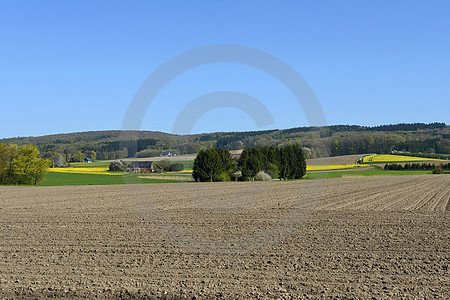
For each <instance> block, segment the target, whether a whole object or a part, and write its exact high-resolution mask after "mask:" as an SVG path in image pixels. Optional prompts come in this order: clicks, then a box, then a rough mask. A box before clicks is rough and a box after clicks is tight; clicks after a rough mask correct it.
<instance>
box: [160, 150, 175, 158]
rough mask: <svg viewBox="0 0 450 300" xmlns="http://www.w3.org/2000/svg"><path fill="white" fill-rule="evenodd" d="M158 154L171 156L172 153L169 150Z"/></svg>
mask: <svg viewBox="0 0 450 300" xmlns="http://www.w3.org/2000/svg"><path fill="white" fill-rule="evenodd" d="M160 156H164V157H169V156H172V153H171V152H170V151H166V152H163V153H161V155H160Z"/></svg>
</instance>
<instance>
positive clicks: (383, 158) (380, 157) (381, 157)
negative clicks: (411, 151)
mask: <svg viewBox="0 0 450 300" xmlns="http://www.w3.org/2000/svg"><path fill="white" fill-rule="evenodd" d="M436 160H437V159H432V158H424V157H414V156H404V155H392V154H373V155H368V156H364V158H363V162H365V163H372V162H373V163H377V162H389V163H390V162H392V163H394V162H414V161H436Z"/></svg>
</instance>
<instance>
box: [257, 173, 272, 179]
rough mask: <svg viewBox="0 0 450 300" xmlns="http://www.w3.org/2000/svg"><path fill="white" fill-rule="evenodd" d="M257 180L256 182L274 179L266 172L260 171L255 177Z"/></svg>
mask: <svg viewBox="0 0 450 300" xmlns="http://www.w3.org/2000/svg"><path fill="white" fill-rule="evenodd" d="M255 180H256V181H268V180H272V177H270V175H269V174H267V173H266V172H264V171H259V172H258V174H256V176H255Z"/></svg>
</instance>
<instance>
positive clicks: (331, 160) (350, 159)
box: [306, 154, 370, 165]
mask: <svg viewBox="0 0 450 300" xmlns="http://www.w3.org/2000/svg"><path fill="white" fill-rule="evenodd" d="M364 155H370V154H352V155H341V156H331V157H321V158H311V159H307V160H306V164H308V165H340V164H355V163H356V160H357V159H358V158H360V157H362V156H364Z"/></svg>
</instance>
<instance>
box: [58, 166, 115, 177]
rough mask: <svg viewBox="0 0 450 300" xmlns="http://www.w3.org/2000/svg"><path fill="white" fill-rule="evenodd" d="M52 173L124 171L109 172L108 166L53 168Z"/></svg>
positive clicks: (101, 173)
mask: <svg viewBox="0 0 450 300" xmlns="http://www.w3.org/2000/svg"><path fill="white" fill-rule="evenodd" d="M49 172H52V173H72V174H97V175H123V173H117V172H108V168H102V167H98V168H97V167H94V168H51V169H50V170H49Z"/></svg>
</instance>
